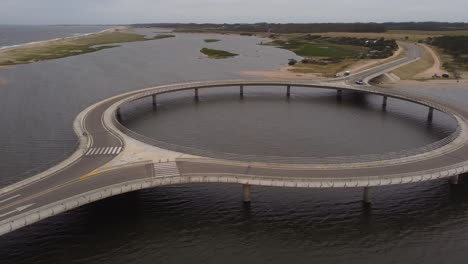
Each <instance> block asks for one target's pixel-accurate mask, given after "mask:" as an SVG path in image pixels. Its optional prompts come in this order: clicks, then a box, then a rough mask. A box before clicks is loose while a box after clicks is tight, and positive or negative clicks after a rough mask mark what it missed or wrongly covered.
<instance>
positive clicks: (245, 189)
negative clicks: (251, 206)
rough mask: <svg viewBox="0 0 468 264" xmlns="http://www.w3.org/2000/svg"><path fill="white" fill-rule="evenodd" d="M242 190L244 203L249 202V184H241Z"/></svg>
mask: <svg viewBox="0 0 468 264" xmlns="http://www.w3.org/2000/svg"><path fill="white" fill-rule="evenodd" d="M242 191H243V200H244V203H250V201H251V198H250V184H243V185H242Z"/></svg>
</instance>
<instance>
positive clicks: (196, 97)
mask: <svg viewBox="0 0 468 264" xmlns="http://www.w3.org/2000/svg"><path fill="white" fill-rule="evenodd" d="M198 99H199V97H198V88H195V100H197V101H198Z"/></svg>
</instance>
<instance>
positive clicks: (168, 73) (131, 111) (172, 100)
mask: <svg viewBox="0 0 468 264" xmlns="http://www.w3.org/2000/svg"><path fill="white" fill-rule="evenodd" d="M141 32H144V33H147V34H154V32H155V30H154V29H153V30H151V29H148V30H141ZM205 38H219V39H221V41H220V42H217V43H209V44H207V43H204V42H203V39H205ZM260 41H261V40H260V39H258V38H255V37H241V36H226V35H223V36H212V35H211V36H210V35H195V34H177V36H176V38H172V39H163V40H155V41H147V42H138V43H128V44H123V45H122V47H120V48H115V49H108V50H103V51H100V52H97V53H92V54H85V55H81V56H77V57H70V58H64V59H59V60H53V61H47V62H41V63H35V64H30V65H22V66H16V67H12V68H7V69H0V79H1V80H2V82H0V113H1V114H0V124H2V125H1V128H2V129H1V130H0V146H2V147H1V148H0V186H6V185H8V184H11V183H13V182H15V181H19V180H21V179H24V178H25V177H27V176H28V175H30V174H31V173H32V172H29V173H28V172H27V171H29V170H34V169H37V170H40V169H43V168H47V166H49V163H54V162H56V161H58V160H60V159H62V158H63V157H64V156H66V155H67V154H68V153H69V152H70V151H71V150H72V149H73V146H74V145H75V144H76V138H75V136H74V134H73V130H72V127H71V124H72V121H73V119H74V117H75V116H76V115H77V114H78V113H79V112H80V111H81V110H82V109H84V108H85V107H86V106H88V105H90V104H92V103H94V102H97V101H99V100H101V99H104V98H107V97H109V96H112V95H115V94H118V93H121V92H125V91H131V90H135V89H138V88H144V87H148V86H155V85H160V84H167V83H176V82H184V81H194V80H214V79H238V78H245V77H244V76H240V75H239V72H240V71H241V70H262V69H272V68H277V67H279V66H280V65H282V64H284V63H286V62H287V60H288V59H289V58H292V57H295V56H294V55H293V54H292V53H290V52H288V51H285V50H280V49H276V48H274V47H268V46H258V45H256V44H257V43H259V42H260ZM205 46H206V47H213V48H217V47H219V48H221V49H225V50H229V51H232V52H235V53H239V54H241V55H240V56H238V57H236V58H232V59H227V60H209V59H206V58H203V57H202V56H201V54H200V53H199V50H200V49H201V48H202V47H205ZM415 91H416V92H421V93H429V94H431V95H433V96H439V97H443V98H446V99H447V100H455V101H457V102H458V103H464V101H465V99H468V92H467V91H466V90H464V89H459V90H449V89H443V88H441V89H433V90H430V91H427V90H415ZM191 95H192V94H191V93H189V92H181V93H177V94H170V95H165V96H164V97H163V98H161V100H160V101H159V103H160V111H158V112H154V111H152V109H151V103H150V102H146V101H144V100H142V101H141V102H139V103H136V104H133V105H131V106H129V107H128V108H127V109H125V111H124V120H125V124H126V125H127V126H128V127H130V128H131V129H134V130H135V131H138V132H140V133H143V134H145V135H147V136H151V137H154V138H156V139H160V140H165V141H168V142H172V143H177V144H182V145H186V146H192V147H197V148H204V149H207V150H212V151H223V152H234V153H239V154H259V155H284V156H335V155H358V154H369V153H381V152H386V151H396V150H401V149H409V148H415V147H419V146H422V145H425V144H429V143H431V142H434V141H436V140H439V139H441V138H443V137H445V136H447V135H448V134H449V133H451V132H452V131H453V130H454V128H455V127H454V123H453V121H451V120H450V119H448V118H447V117H444V116H443V115H441V114H437V113H436V115H435V119H434V122H433V124H432V126H429V125H428V124H427V123H426V122H425V118H426V114H427V112H426V111H427V109H424V108H423V107H420V106H415V105H412V104H409V103H404V102H399V101H395V100H389V106H388V110H387V111H386V112H383V111H382V110H381V108H380V102H381V101H380V100H381V98H378V97H374V96H356V95H353V94H345V96H344V98H343V100H342V101H341V102H337V101H336V99H335V97H334V94H333V92H330V91H325V90H316V91H309V90H305V89H295V90H293V96H292V98H291V100H289V101H287V100H285V98H284V91H283V90H281V89H278V88H273V87H271V88H258V89H255V88H249V90H247V89H246V96H245V98H244V100H239V98H238V94H237V90H236V89H234V88H226V89H219V90H210V91H208V90H206V91H205V90H202V92H201V102H199V103H194V102H193V99H192V98H191ZM175 131H177V132H175ZM466 182H468V181H462V182H461V184H460V185H459V186H457V187H452V188H450V187H449V186H448V184H447V183H446V181H443V180H441V181H433V182H427V183H423V184H410V185H403V186H393V187H384V188H378V189H376V190H375V195H374V201H375V204H374V205H373V206H372V208H367V207H364V206H363V205H362V204H361V202H360V199H361V192H360V190H358V189H346V190H314V189H308V190H304V189H281V188H265V187H255V188H253V202H252V204H251V205H250V206H245V205H243V204H242V202H240V198H241V188H240V187H239V186H237V185H224V184H213V185H209V184H208V185H196V184H195V185H181V186H170V187H163V188H156V189H151V190H145V191H139V192H135V193H130V194H126V195H121V196H118V197H114V198H111V199H107V200H104V201H101V202H97V203H94V204H91V205H88V206H85V207H82V208H78V209H76V210H73V211H70V212H67V213H64V214H61V215H59V216H56V217H53V218H50V219H46V220H44V221H42V222H40V223H38V224H35V225H32V226H30V227H27V228H24V229H21V230H18V231H16V232H13V233H11V234H8V235H6V236H2V237H0V263H2V264H3V263H87V264H88V263H155V262H158V263H239V262H243V263H310V262H317V263H337V262H347V263H373V262H378V263H413V262H424V263H447V262H450V263H465V262H466V258H467V257H468V254H467V253H466V250H465V248H466V247H467V246H468V217H467V215H468V214H467V213H468V183H466Z"/></svg>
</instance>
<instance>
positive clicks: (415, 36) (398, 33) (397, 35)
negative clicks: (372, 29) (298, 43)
mask: <svg viewBox="0 0 468 264" xmlns="http://www.w3.org/2000/svg"><path fill="white" fill-rule="evenodd" d="M298 35H303V34H298ZM312 35H320V36H323V37H354V38H371V39H379V38H382V37H383V38H385V39H394V40H408V41H414V42H417V41H419V40H425V39H427V38H428V37H437V36H460V35H461V36H468V30H456V31H415V30H390V31H387V32H385V33H348V32H330V33H321V34H312ZM406 37H408V39H406Z"/></svg>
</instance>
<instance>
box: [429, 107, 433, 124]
mask: <svg viewBox="0 0 468 264" xmlns="http://www.w3.org/2000/svg"><path fill="white" fill-rule="evenodd" d="M433 116H434V108H432V107H429V113H428V114H427V121H428V122H432V118H433Z"/></svg>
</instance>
